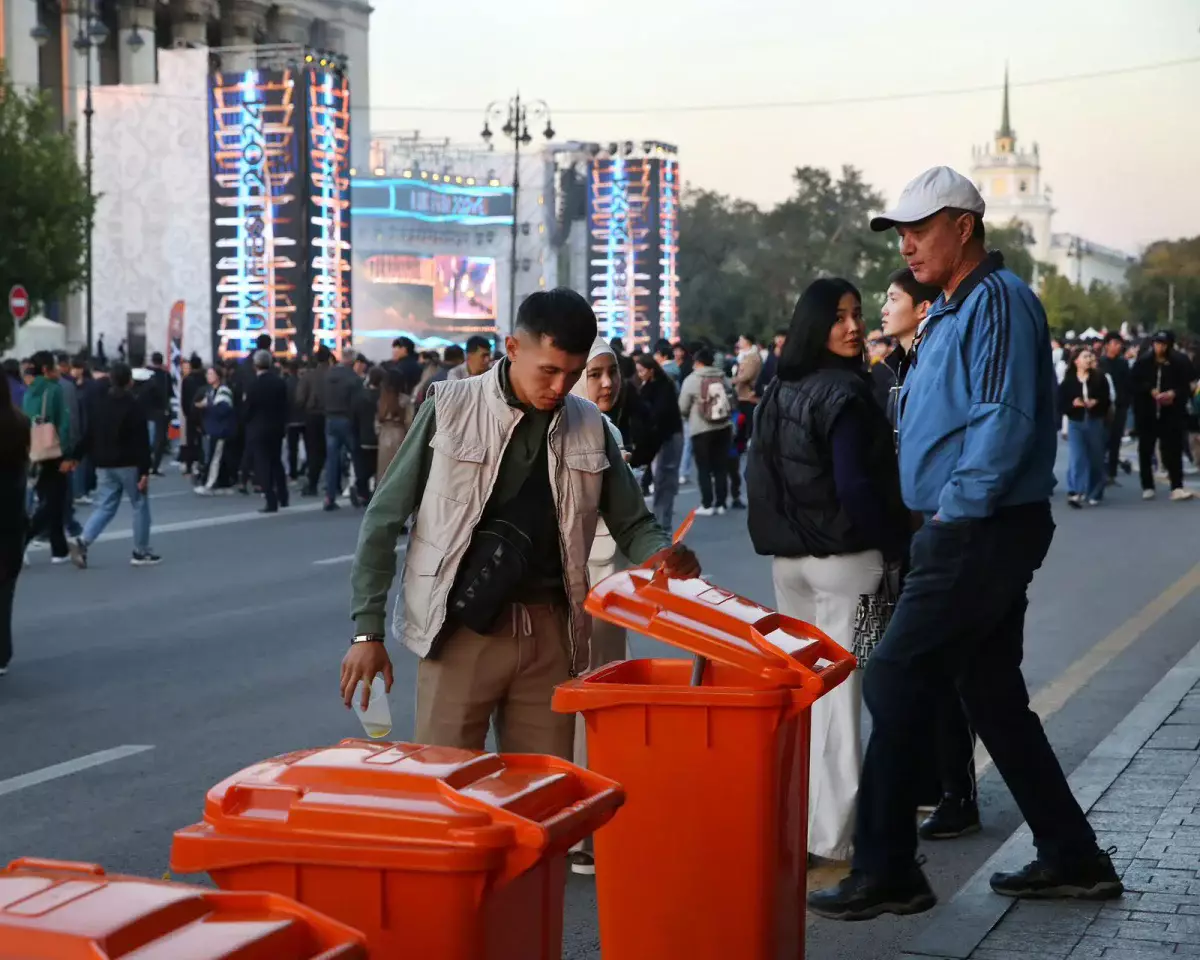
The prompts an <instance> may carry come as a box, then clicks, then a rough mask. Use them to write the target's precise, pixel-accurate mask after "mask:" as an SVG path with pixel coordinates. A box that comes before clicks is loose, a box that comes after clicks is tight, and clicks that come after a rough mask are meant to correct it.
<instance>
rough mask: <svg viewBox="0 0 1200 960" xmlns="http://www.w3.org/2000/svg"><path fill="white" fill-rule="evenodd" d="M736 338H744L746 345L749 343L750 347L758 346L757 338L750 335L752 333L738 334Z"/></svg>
mask: <svg viewBox="0 0 1200 960" xmlns="http://www.w3.org/2000/svg"><path fill="white" fill-rule="evenodd" d="M738 336H739V337H745V338H746V341H747V342H748V343H749V344H750V345H751V346H756V345H757V344H758V337H756V336H755V335H754V334H752V333H745V332H743V333H739V334H738Z"/></svg>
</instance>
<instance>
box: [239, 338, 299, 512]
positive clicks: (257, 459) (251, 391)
mask: <svg viewBox="0 0 1200 960" xmlns="http://www.w3.org/2000/svg"><path fill="white" fill-rule="evenodd" d="M273 368H274V358H273V357H272V356H271V354H270V353H269V352H267V351H266V350H257V351H255V353H254V370H255V379H254V383H252V384H251V385H250V387H249V388H248V389H247V391H246V412H245V424H246V443H247V444H249V446H250V450H251V454H252V462H253V464H254V477H255V480H256V481H257V483H258V485H259V486H260V487H262V491H263V496H264V497H265V499H266V503H265V504H264V505H263V507H262V508H261V509H260V510H259V513H278V512H279V508H280V507H287V506H288V484H287V474H286V473H285V472H284V469H283V437H284V434H285V433H286V432H287V421H288V397H287V384H286V383H284V382H283V378H282V377H281V376H280V375H279V374H278V373H276V372H275V370H274V369H273Z"/></svg>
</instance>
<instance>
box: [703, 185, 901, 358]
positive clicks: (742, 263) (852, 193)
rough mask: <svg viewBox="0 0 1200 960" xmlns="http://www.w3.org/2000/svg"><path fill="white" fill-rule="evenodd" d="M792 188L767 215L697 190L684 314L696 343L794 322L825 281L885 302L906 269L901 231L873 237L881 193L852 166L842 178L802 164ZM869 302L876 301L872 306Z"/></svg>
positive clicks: (761, 331) (768, 331) (763, 331)
mask: <svg viewBox="0 0 1200 960" xmlns="http://www.w3.org/2000/svg"><path fill="white" fill-rule="evenodd" d="M793 181H794V192H793V194H792V196H791V197H789V198H788V199H787V200H785V201H784V202H783V203H780V204H779V205H777V206H775V207H774V208H772V209H770V210H767V211H763V210H760V209H759V208H758V207H757V206H755V205H754V204H751V203H746V202H744V201H739V200H734V199H731V198H729V197H727V196H723V195H721V194H716V193H713V192H711V191H707V190H695V189H689V190H688V191H687V192H686V193H685V194H684V201H683V210H682V212H681V216H680V248H679V273H680V315H681V320H682V327H683V331H684V334H685V336H686V337H688V338H689V339H701V338H704V339H709V340H712V341H713V342H715V343H728V342H730V341H732V340H733V339H734V338H735V337H736V336H737V335H738V334H739V333H743V332H748V333H753V334H755V335H758V336H763V337H766V336H769V335H770V334H771V332H773V331H774V330H776V329H779V328H786V327H787V325H788V322H789V320H790V319H791V315H792V309H793V308H794V307H795V304H796V300H797V299H798V298H799V296H800V293H801V292H802V291H803V290H804V288H805V287H806V286H808V284H809V283H811V282H812V281H813V280H815V279H816V278H817V277H822V276H842V277H845V278H846V279H848V280H850V281H851V282H853V283H854V284H856V285H857V286H858V287H859V288H860V289H861V290H862V292H863V297H864V299H866V300H867V301H868V304H871V303H876V304H877V303H880V302H881V301H882V296H883V293H884V290H885V288H886V286H887V282H886V281H887V275H888V273H889V272H891V271H892V270H894V269H896V267H898V266H902V263H901V261H900V258H899V253H898V252H897V246H896V242H895V238H894V236H892V235H891V234H878V233H872V232H871V229H870V226H869V221H870V216H871V213H872V212H873V211H877V210H879V209H880V208H882V207H883V205H884V203H883V197H882V196H881V195H880V194H879V193H877V192H876V191H875V190H873V189H872V188H871V187H870V186H869V185H868V184H867V183H866V182H865V181H864V180H863V178H862V174H861V173H860V172H859V171H858V170H856V169H855V168H854V167H850V166H847V167H843V168H842V171H841V175H840V177H838V178H837V179H834V177H833V175H832V174H830V173H829V172H828V171H826V170H822V169H820V168H817V167H800V168H798V169H797V170H796V172H795V174H794V175H793ZM869 311H870V306H869V305H868V312H869Z"/></svg>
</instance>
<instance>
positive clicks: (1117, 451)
mask: <svg viewBox="0 0 1200 960" xmlns="http://www.w3.org/2000/svg"><path fill="white" fill-rule="evenodd" d="M1100 372H1101V373H1103V374H1104V375H1105V376H1106V377H1108V379H1109V380H1111V381H1112V389H1113V398H1112V401H1113V403H1112V414H1111V416H1110V417H1109V421H1108V449H1107V454H1106V458H1107V466H1108V482H1109V483H1116V482H1117V467H1121V468H1122V469H1123V470H1124V471H1125V472H1126V473H1131V472H1132V471H1133V466H1132V464H1130V462H1129V461H1128V460H1122V459H1121V439H1122V438H1123V437H1124V436H1125V426H1126V421H1128V419H1129V402H1130V400H1131V399H1132V392H1133V372H1132V371H1131V370H1130V369H1129V361H1128V360H1126V359H1125V340H1124V338H1123V337H1122V336H1121V335H1120V334H1119V333H1117V332H1116V331H1115V330H1114V331H1112V332H1111V333H1109V334H1108V336H1106V337H1105V338H1104V353H1103V356H1101V357H1100Z"/></svg>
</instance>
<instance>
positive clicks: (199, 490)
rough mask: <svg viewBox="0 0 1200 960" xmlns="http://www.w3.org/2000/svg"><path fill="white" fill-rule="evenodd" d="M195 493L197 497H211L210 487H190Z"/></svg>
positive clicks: (211, 490) (211, 489)
mask: <svg viewBox="0 0 1200 960" xmlns="http://www.w3.org/2000/svg"><path fill="white" fill-rule="evenodd" d="M192 489H193V490H195V491H196V496H198V497H211V496H212V495H213V488H212V487H192Z"/></svg>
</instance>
